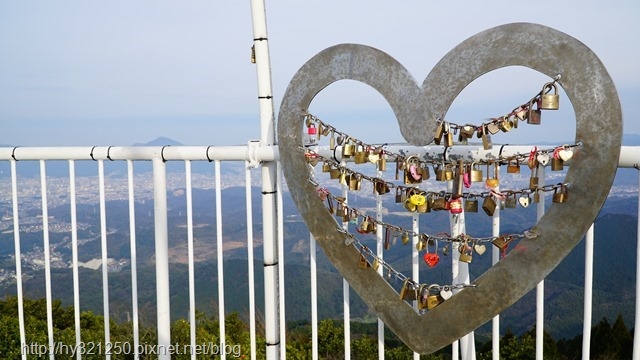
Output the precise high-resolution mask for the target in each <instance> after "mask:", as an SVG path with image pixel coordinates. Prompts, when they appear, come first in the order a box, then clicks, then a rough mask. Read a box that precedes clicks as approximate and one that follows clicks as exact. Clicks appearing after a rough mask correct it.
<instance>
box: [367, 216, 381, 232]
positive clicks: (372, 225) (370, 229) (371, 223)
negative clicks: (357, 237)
mask: <svg viewBox="0 0 640 360" xmlns="http://www.w3.org/2000/svg"><path fill="white" fill-rule="evenodd" d="M377 230H378V223H376V222H375V221H373V219H371V218H369V224H367V231H366V232H367V234H371V233H374V232H376V231H377Z"/></svg>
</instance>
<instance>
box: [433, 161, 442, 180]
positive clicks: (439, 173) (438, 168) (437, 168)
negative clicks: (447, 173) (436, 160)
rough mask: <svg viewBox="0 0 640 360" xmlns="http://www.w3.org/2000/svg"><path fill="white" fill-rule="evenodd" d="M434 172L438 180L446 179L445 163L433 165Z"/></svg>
mask: <svg viewBox="0 0 640 360" xmlns="http://www.w3.org/2000/svg"><path fill="white" fill-rule="evenodd" d="M433 172H434V173H435V174H436V181H444V163H442V165H440V164H437V165H433Z"/></svg>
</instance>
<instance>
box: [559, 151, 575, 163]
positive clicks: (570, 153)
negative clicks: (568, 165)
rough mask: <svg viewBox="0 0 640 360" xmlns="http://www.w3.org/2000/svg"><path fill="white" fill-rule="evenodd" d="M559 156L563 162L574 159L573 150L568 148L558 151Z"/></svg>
mask: <svg viewBox="0 0 640 360" xmlns="http://www.w3.org/2000/svg"><path fill="white" fill-rule="evenodd" d="M558 156H559V157H560V159H562V161H567V160H569V159H571V158H572V157H573V150H571V149H567V148H565V149H562V150H560V151H558Z"/></svg>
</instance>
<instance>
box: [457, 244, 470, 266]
mask: <svg viewBox="0 0 640 360" xmlns="http://www.w3.org/2000/svg"><path fill="white" fill-rule="evenodd" d="M470 249H471V248H470V247H469V246H468V245H467V244H466V243H465V244H460V246H459V247H458V251H459V252H460V257H459V258H458V260H460V261H462V262H466V263H467V264H469V263H471V260H473V253H472V252H471V251H470Z"/></svg>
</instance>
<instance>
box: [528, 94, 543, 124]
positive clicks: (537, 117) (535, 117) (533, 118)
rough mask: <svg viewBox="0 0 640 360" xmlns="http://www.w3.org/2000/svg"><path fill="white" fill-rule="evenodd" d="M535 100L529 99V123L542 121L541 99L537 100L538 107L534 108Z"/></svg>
mask: <svg viewBox="0 0 640 360" xmlns="http://www.w3.org/2000/svg"><path fill="white" fill-rule="evenodd" d="M533 100H535V98H533V99H531V101H529V113H528V114H527V124H530V125H540V124H541V122H542V111H540V100H539V99H538V101H537V102H536V106H537V109H535V110H534V109H533Z"/></svg>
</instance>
